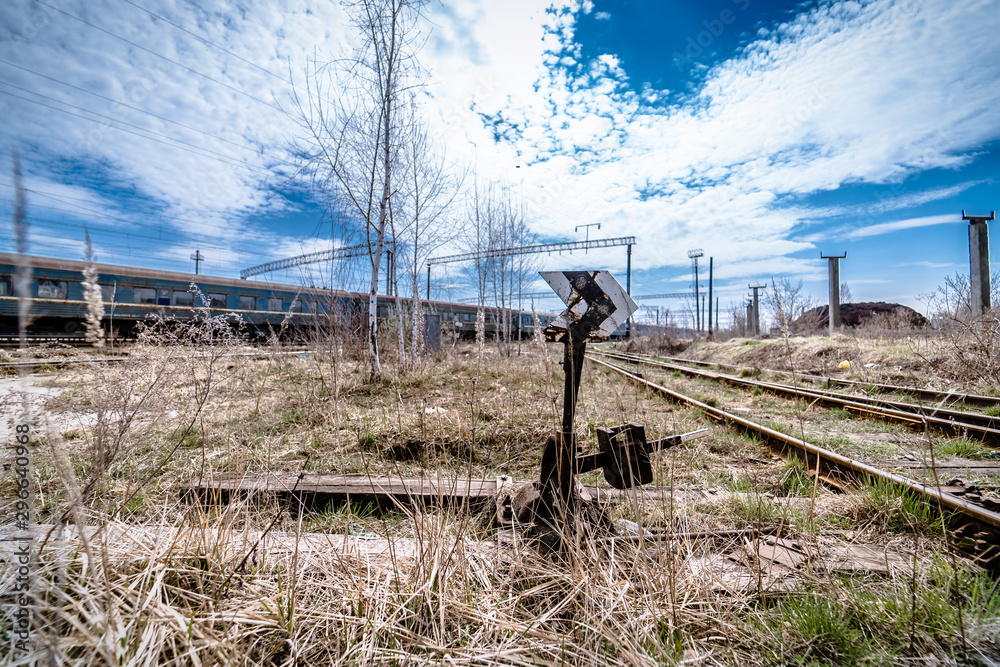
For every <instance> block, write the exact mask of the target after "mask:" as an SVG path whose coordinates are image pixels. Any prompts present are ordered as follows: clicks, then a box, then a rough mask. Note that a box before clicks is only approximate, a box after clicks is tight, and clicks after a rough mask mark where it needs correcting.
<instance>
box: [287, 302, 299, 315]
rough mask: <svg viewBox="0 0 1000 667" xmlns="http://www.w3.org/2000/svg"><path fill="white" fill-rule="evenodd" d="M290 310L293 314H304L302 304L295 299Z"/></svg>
mask: <svg viewBox="0 0 1000 667" xmlns="http://www.w3.org/2000/svg"><path fill="white" fill-rule="evenodd" d="M288 310H289V311H290V312H293V313H301V312H302V302H301V301H299V300H298V299H295V300H294V301H292V305H291V307H290V308H289V309H288Z"/></svg>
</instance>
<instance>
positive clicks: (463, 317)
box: [0, 253, 555, 336]
mask: <svg viewBox="0 0 1000 667" xmlns="http://www.w3.org/2000/svg"><path fill="white" fill-rule="evenodd" d="M26 259H27V260H28V262H29V263H30V264H31V269H32V274H31V282H30V285H29V288H28V289H29V293H28V296H29V297H31V299H32V301H31V323H30V325H29V330H30V331H34V332H52V331H57V332H63V333H74V332H77V331H80V330H82V328H83V323H84V320H85V318H86V311H87V304H86V302H85V300H84V294H83V270H84V269H85V268H86V266H87V265H86V263H84V262H81V261H75V260H66V259H52V258H46V257H27V258H26ZM18 261H19V256H18V255H14V254H10V253H0V330H2V331H3V332H6V333H13V332H14V331H16V330H17V298H16V296H15V295H14V281H15V273H16V270H17V263H18ZM95 267H96V269H97V272H98V279H97V282H98V283H99V284H100V286H101V296H102V301H103V302H104V326H105V328H106V329H109V328H110V327H111V326H113V327H114V328H115V329H116V330H117V331H118V332H119V333H120V334H121V335H125V336H128V335H129V334H131V333H132V332H133V331H134V329H135V325H136V323H137V322H140V321H142V320H145V319H147V318H148V317H150V316H160V317H163V318H166V319H168V320H178V321H185V320H190V319H192V318H194V317H196V316H198V315H199V314H201V313H206V312H207V313H208V314H210V315H212V316H216V315H226V316H228V317H229V318H230V319H231V320H232V321H233V323H234V324H235V323H237V322H242V323H243V325H244V326H245V327H246V328H247V329H248V330H249V331H251V332H256V333H265V332H269V331H274V330H278V329H279V328H280V329H282V330H285V331H287V332H289V333H293V332H295V331H298V330H301V329H303V328H305V327H308V326H311V325H314V324H316V323H317V321H318V320H320V319H321V316H322V321H329V320H327V319H326V316H328V315H332V316H334V317H336V318H337V319H338V320H340V321H343V322H348V321H350V319H351V317H352V315H357V316H358V317H359V319H360V321H362V322H363V320H364V314H365V313H366V312H367V307H368V304H367V295H365V294H359V293H357V292H346V291H340V290H330V289H318V288H312V287H300V286H296V285H283V284H279V283H268V282H261V281H248V280H238V279H233V278H221V277H217V276H206V275H195V274H191V273H179V272H173V271H159V270H153V269H143V268H136V267H126V266H116V265H110V264H96V265H95ZM399 301H400V303H401V304H402V306H403V308H404V309H407V310H408V309H409V308H410V300H409V299H405V298H401V299H400V300H399ZM378 302H379V303H378V316H379V317H380V318H388V317H390V316H394V313H395V308H396V299H395V298H394V297H387V296H379V297H378ZM424 308H425V310H426V312H430V313H436V314H438V315H439V316H440V318H441V327H442V330H444V331H448V332H454V333H456V334H458V335H468V334H469V333H471V332H474V331H475V323H476V311H477V309H476V307H475V306H470V305H467V304H455V303H447V302H442V301H429V302H424ZM504 312H508V313H509V314H510V317H511V322H512V324H513V331H514V333H515V334H516V333H517V331H518V329H520V332H521V334H522V335H529V334H530V333H532V332H533V330H534V327H533V318H532V314H531V313H529V312H524V311H522V312H520V313H518V312H517V311H514V310H510V311H498V310H497V309H487V313H486V319H487V321H486V324H487V333H488V334H490V333H495V332H496V331H497V329H498V328H499V327H498V326H497V321H496V320H497V318H498V317H500V316H501V315H502V314H503V313H504ZM554 317H555V316H554V315H553V314H551V313H540V314H539V320H540V321H541V325H542V327H543V328H544V327H545V325H547V324H548V323H549V322H551V321H552V319H553V318H554Z"/></svg>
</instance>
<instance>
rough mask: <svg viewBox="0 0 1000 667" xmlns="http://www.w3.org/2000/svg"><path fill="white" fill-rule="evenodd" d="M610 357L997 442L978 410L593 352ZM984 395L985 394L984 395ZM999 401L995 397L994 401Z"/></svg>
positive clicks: (997, 429)
mask: <svg viewBox="0 0 1000 667" xmlns="http://www.w3.org/2000/svg"><path fill="white" fill-rule="evenodd" d="M595 354H600V355H603V356H606V357H610V358H612V359H617V360H620V361H625V362H627V363H632V364H638V365H645V366H651V367H655V368H661V369H664V370H668V371H673V372H679V373H683V374H685V375H688V376H692V377H699V378H704V379H708V380H713V381H716V382H722V383H725V384H728V385H730V386H734V387H741V388H745V389H754V388H756V389H760V390H763V391H767V392H769V393H771V394H775V395H778V396H782V397H785V398H791V399H802V400H804V401H807V402H808V403H809V404H814V405H821V406H823V407H834V408H841V409H844V410H847V411H848V412H850V413H851V414H853V415H856V416H858V417H863V418H868V419H878V420H880V421H884V422H889V423H898V424H904V425H906V426H907V427H909V428H911V429H913V430H916V431H923V430H924V429H925V428H931V429H934V430H936V431H939V432H941V433H945V434H947V435H951V436H956V437H966V438H970V439H973V438H974V439H977V440H980V441H981V442H984V443H988V444H994V445H1000V417H994V416H992V415H987V414H983V413H977V412H968V411H963V410H955V409H952V408H948V407H944V406H943V405H941V404H938V405H919V404H914V403H906V402H903V401H892V400H888V399H883V398H871V397H866V396H857V395H850V396H845V395H843V394H839V393H835V392H830V391H822V390H818V389H803V388H801V387H794V386H791V385H785V384H778V383H774V382H761V381H759V380H752V379H749V378H744V377H738V376H735V375H727V374H724V373H717V372H715V371H709V370H699V369H695V368H691V367H689V366H682V365H679V364H672V363H667V362H663V361H656V360H653V359H650V358H648V357H643V356H639V355H633V354H623V353H619V352H605V351H601V352H595ZM983 398H986V397H983ZM998 403H1000V402H998V401H996V400H995V399H994V404H993V405H997V404H998Z"/></svg>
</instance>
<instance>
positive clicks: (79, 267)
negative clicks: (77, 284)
mask: <svg viewBox="0 0 1000 667" xmlns="http://www.w3.org/2000/svg"><path fill="white" fill-rule="evenodd" d="M25 257H27V258H28V261H29V262H30V263H31V266H33V267H38V268H42V269H53V270H55V271H79V272H81V273H82V272H83V270H84V269H85V268H86V267H87V263H86V262H83V261H80V260H75V259H56V258H53V257H38V256H36V255H25ZM21 261H23V258H22V256H21V255H18V254H16V253H11V252H0V264H10V265H14V266H16V265H17V264H18V263H19V262H21ZM94 266H95V267H96V268H97V272H98V273H103V274H112V275H121V276H132V277H134V278H147V279H150V280H176V281H179V282H186V283H201V284H208V285H226V286H228V287H233V288H236V289H239V288H241V287H242V288H250V289H264V290H277V291H285V292H300V293H303V294H316V295H320V296H329V295H330V294H340V295H345V296H352V297H361V298H366V297H367V296H368V295H367V294H366V293H364V292H349V291H346V290H337V289H323V288H319V287H305V286H303V285H288V284H286V283H269V282H263V281H260V280H243V279H239V278H223V277H222V276H210V275H207V274H204V273H197V274H195V273H181V272H179V271H161V270H159V269H144V268H141V267H135V266H123V265H120V264H101V263H97V262H95V263H94ZM387 298H389V299H391V298H393V297H390V296H386V295H384V294H380V295H379V299H387ZM402 298H404V299H408V298H409V297H402ZM424 303H427V304H428V305H431V306H462V307H465V308H476V304H456V303H452V302H449V301H428V300H426V299H425V300H424ZM486 307H487V308H490V309H492V308H493V307H492V306H486ZM539 313H545V314H548V313H547V311H539Z"/></svg>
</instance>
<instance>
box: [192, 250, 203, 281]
mask: <svg viewBox="0 0 1000 667" xmlns="http://www.w3.org/2000/svg"><path fill="white" fill-rule="evenodd" d="M191 259H193V260H194V274H195V275H198V265H199V264H201V263H202V262H204V261H205V256H204V255H202V254H201V250H195V251H194V252H193V253H191Z"/></svg>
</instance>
